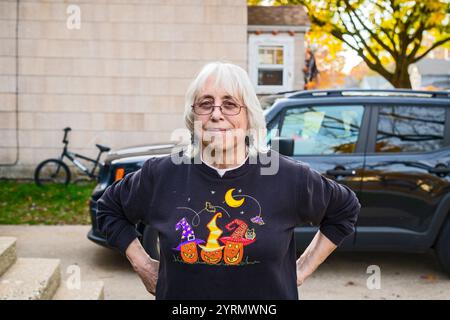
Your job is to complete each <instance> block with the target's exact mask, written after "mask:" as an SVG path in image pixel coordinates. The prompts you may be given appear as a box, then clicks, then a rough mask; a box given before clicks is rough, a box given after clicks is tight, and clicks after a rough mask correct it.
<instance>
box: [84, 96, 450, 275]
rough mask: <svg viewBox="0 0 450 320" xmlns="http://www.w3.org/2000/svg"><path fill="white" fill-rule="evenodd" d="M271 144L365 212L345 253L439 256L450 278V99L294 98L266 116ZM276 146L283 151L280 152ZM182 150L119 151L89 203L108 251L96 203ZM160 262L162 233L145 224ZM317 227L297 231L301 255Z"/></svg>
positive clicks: (94, 233)
mask: <svg viewBox="0 0 450 320" xmlns="http://www.w3.org/2000/svg"><path fill="white" fill-rule="evenodd" d="M265 117H266V121H267V129H268V136H267V139H268V142H269V143H270V142H273V141H275V140H278V142H279V143H278V148H279V151H280V152H281V153H283V154H286V155H288V156H291V157H293V158H294V159H297V160H301V161H303V162H306V163H308V164H309V165H310V166H311V167H312V168H314V169H316V170H317V171H319V172H321V173H322V174H323V175H325V176H327V177H328V178H331V179H334V180H336V181H338V182H339V183H342V184H345V185H347V186H349V187H350V188H351V189H353V190H354V191H355V193H356V194H357V196H358V198H359V200H360V202H361V205H362V208H361V213H360V215H359V219H358V222H357V227H356V232H355V233H354V234H353V235H352V236H351V237H349V238H347V239H346V240H345V241H344V243H343V244H342V246H341V247H340V250H361V251H370V250H377V251H403V252H425V251H427V250H429V249H430V248H433V249H435V250H436V253H437V257H438V259H439V262H440V263H441V265H442V266H443V268H444V270H445V271H446V272H448V273H450V214H449V212H450V176H449V173H450V93H448V92H428V91H411V90H389V91H380V90H370V91H369V90H331V91H304V92H293V93H288V94H285V95H284V96H283V97H281V98H279V99H277V100H276V101H275V103H274V104H273V105H272V106H271V107H270V108H269V109H267V110H266V111H265ZM275 145H276V144H274V146H275ZM173 146H174V145H173V144H164V145H149V146H141V147H134V148H129V149H122V150H118V151H116V152H114V153H110V154H109V157H108V158H107V160H106V163H105V167H104V168H103V171H102V172H101V176H100V181H99V184H98V185H97V187H96V188H95V190H94V192H93V194H92V199H91V202H90V208H91V215H92V229H91V231H90V232H89V234H88V238H89V239H91V240H92V241H94V242H96V243H99V244H101V245H106V243H105V238H104V235H102V234H101V233H100V232H99V230H98V228H97V225H96V200H97V199H98V198H99V197H100V196H101V195H102V193H103V192H104V190H105V188H106V187H107V186H108V185H110V184H111V183H113V182H114V180H116V179H120V178H121V177H123V176H124V174H127V173H130V172H133V171H135V170H138V169H139V168H140V167H141V166H142V164H143V162H144V161H145V160H146V159H148V158H149V157H157V156H162V155H167V154H169V153H170V152H171V149H172V147H173ZM136 227H137V229H138V231H139V232H140V233H141V234H142V241H143V244H144V247H145V248H146V250H147V251H148V252H149V254H150V255H151V256H153V257H154V258H158V249H157V247H158V246H157V235H156V234H155V232H154V231H153V230H151V229H149V228H147V227H145V226H144V225H137V226H136ZM316 231H317V228H313V227H306V226H305V227H299V228H297V229H296V243H297V248H298V249H299V250H301V249H303V248H306V246H307V244H308V243H309V242H310V241H311V239H312V237H313V235H314V234H315V232H316Z"/></svg>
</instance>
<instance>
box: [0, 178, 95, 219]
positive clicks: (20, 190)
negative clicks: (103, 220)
mask: <svg viewBox="0 0 450 320" xmlns="http://www.w3.org/2000/svg"><path fill="white" fill-rule="evenodd" d="M94 186H95V182H83V183H78V184H73V183H72V184H70V185H69V186H67V187H64V186H58V185H51V186H46V187H38V186H36V185H35V184H34V183H33V182H17V181H11V180H0V224H46V225H61V224H90V223H91V219H90V215H89V205H88V200H89V197H90V195H91V192H92V190H93V189H94Z"/></svg>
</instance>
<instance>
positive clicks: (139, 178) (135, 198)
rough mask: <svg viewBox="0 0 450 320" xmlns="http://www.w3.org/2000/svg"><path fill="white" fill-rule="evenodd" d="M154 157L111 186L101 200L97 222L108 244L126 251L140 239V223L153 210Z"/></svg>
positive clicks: (123, 251) (99, 201)
mask: <svg viewBox="0 0 450 320" xmlns="http://www.w3.org/2000/svg"><path fill="white" fill-rule="evenodd" d="M152 163H153V159H148V160H146V161H145V162H144V164H143V166H142V168H141V169H139V170H137V171H135V172H133V173H129V174H127V175H126V176H125V177H124V178H123V179H121V180H118V181H115V182H114V183H113V184H112V185H110V186H109V187H108V188H107V189H106V190H105V192H104V193H103V195H102V196H101V197H100V199H99V200H98V201H97V223H98V227H99V230H100V231H101V232H102V233H103V234H105V235H106V241H107V243H108V245H110V246H112V247H115V248H118V249H119V250H120V252H122V253H123V254H124V253H125V251H126V249H127V248H128V246H129V244H130V243H131V242H132V241H133V240H134V239H136V237H137V236H138V232H137V231H136V224H137V223H138V222H139V221H141V220H144V219H146V215H148V214H149V212H150V199H151V194H152V175H151V167H152Z"/></svg>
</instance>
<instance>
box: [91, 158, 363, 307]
mask: <svg viewBox="0 0 450 320" xmlns="http://www.w3.org/2000/svg"><path fill="white" fill-rule="evenodd" d="M271 152H274V151H271ZM272 155H273V156H274V155H278V154H276V153H273V154H272ZM260 160H261V159H260V157H259V156H258V157H257V159H255V158H252V157H250V158H248V159H247V161H246V162H245V164H244V165H242V166H241V167H239V168H237V169H234V170H231V171H227V172H226V173H225V175H224V176H223V177H220V175H219V174H218V173H217V171H216V170H214V169H213V168H211V167H209V166H207V165H206V164H204V163H201V164H194V159H190V163H184V164H175V163H174V162H173V161H172V159H171V157H170V156H165V157H160V158H150V159H148V160H146V161H145V162H144V164H143V167H142V168H141V169H140V170H138V171H136V172H133V173H130V174H127V175H126V176H125V177H124V178H123V179H122V180H119V181H116V182H114V183H113V184H112V185H111V186H109V187H108V188H107V189H106V191H105V192H104V194H103V195H102V197H101V198H100V199H99V200H98V206H97V220H98V225H99V228H100V230H101V231H102V232H103V233H104V234H105V235H106V238H107V242H108V244H109V245H111V246H113V247H117V248H118V249H120V251H122V252H123V253H124V252H125V250H126V249H127V247H128V245H129V244H130V243H131V242H132V241H133V240H134V239H135V238H136V237H137V236H138V233H137V232H136V229H135V224H137V223H138V222H143V223H145V224H147V225H149V226H151V227H153V228H154V229H156V230H157V231H158V232H159V237H160V269H159V277H158V283H157V287H156V299H298V292H297V285H296V279H297V277H296V249H295V241H294V228H295V227H297V226H300V225H303V224H312V225H317V226H319V227H320V230H321V232H322V233H323V234H324V235H325V236H326V237H327V238H328V239H329V240H331V241H332V242H333V243H335V244H336V245H339V244H341V242H342V241H343V240H344V239H345V238H346V237H347V236H348V235H350V234H351V233H353V232H354V225H355V223H356V219H357V215H358V213H359V210H360V207H361V206H360V204H359V201H358V199H357V197H356V195H355V194H354V192H353V191H352V190H350V189H349V188H348V187H347V186H344V185H341V184H338V183H336V182H334V181H333V180H330V179H328V178H326V177H324V176H322V175H321V174H320V173H318V172H317V171H315V170H314V169H311V168H310V167H309V166H308V165H307V164H306V163H303V162H299V161H295V160H292V159H290V158H288V157H285V156H281V155H279V169H278V172H277V173H276V174H274V175H261V168H262V167H264V165H263V164H262V163H261V161H260ZM255 162H256V163H255Z"/></svg>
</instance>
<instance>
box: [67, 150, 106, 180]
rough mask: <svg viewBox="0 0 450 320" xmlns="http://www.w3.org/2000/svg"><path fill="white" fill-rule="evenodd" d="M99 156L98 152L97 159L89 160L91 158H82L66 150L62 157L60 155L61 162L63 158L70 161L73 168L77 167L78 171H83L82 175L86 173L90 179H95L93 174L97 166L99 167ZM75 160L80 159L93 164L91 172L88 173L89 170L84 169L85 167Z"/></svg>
mask: <svg viewBox="0 0 450 320" xmlns="http://www.w3.org/2000/svg"><path fill="white" fill-rule="evenodd" d="M100 155H101V152H99V154H98V157H97V159H96V160H94V159H91V158H89V157H85V156H83V155H81V154H78V153H74V152H70V151H68V150H64V151H63V153H62V155H61V160H63V158H64V157H67V158H69V160H70V161H71V162H72V163H73V164H74V165H75V166H77V167H78V169H80V170H81V171H83V172H84V173H86V174H87V175H88V176H89V177H90V178H95V177H96V176H95V174H94V172H95V169H97V165H100V166H101V164H100V163H99V159H100ZM76 158H81V159H84V160H87V161H89V162H93V163H94V166H93V167H92V170H91V171H89V169H88V168H86V167H85V166H84V165H83V164H82V163H81V162H80V161H78V160H77V159H76Z"/></svg>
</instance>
